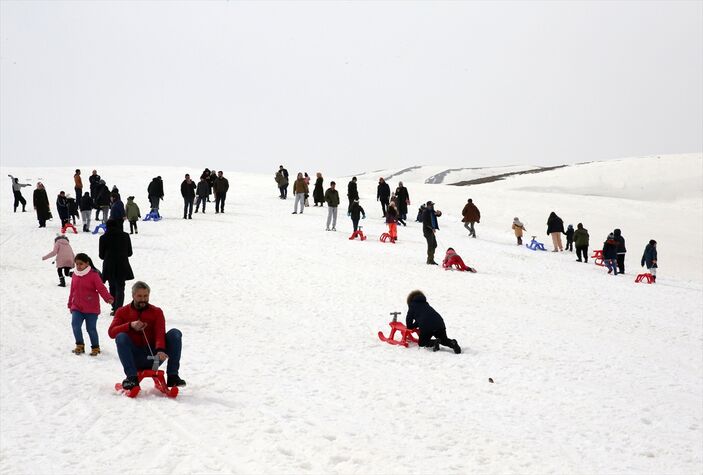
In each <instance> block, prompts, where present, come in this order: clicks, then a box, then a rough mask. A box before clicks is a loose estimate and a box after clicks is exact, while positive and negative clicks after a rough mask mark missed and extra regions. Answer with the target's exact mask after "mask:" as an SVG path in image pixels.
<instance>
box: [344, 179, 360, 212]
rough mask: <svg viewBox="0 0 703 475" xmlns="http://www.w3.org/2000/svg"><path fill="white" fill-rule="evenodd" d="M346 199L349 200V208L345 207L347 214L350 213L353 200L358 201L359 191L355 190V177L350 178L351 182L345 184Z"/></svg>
mask: <svg viewBox="0 0 703 475" xmlns="http://www.w3.org/2000/svg"><path fill="white" fill-rule="evenodd" d="M347 198H349V206H348V207H347V212H349V211H351V205H352V203H353V202H354V200H358V199H359V191H358V190H357V188H356V177H352V179H351V181H350V182H349V183H348V184H347Z"/></svg>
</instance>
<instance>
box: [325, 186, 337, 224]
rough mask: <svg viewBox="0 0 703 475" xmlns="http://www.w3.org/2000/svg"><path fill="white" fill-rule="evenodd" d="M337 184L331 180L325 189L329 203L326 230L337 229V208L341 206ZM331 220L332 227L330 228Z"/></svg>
mask: <svg viewBox="0 0 703 475" xmlns="http://www.w3.org/2000/svg"><path fill="white" fill-rule="evenodd" d="M336 186H337V184H336V183H335V182H333V181H331V182H330V187H329V188H327V191H325V202H326V203H327V227H326V228H325V230H326V231H336V230H337V208H338V207H339V192H338V191H337V189H336ZM330 222H331V223H332V228H331V229H330Z"/></svg>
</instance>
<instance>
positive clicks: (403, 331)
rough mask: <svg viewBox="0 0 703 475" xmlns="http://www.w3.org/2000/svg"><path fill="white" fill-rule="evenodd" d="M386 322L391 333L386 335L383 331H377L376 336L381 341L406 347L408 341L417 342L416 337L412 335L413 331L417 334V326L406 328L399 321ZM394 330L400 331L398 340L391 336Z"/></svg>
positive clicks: (393, 334)
mask: <svg viewBox="0 0 703 475" xmlns="http://www.w3.org/2000/svg"><path fill="white" fill-rule="evenodd" d="M388 324H389V325H390V326H391V334H390V335H389V336H388V337H386V336H385V335H384V334H383V332H378V337H379V338H380V339H381V341H385V342H386V343H390V344H391V345H402V346H404V347H406V348H407V347H408V343H417V338H415V337H414V336H413V333H414V334H415V335H418V331H417V328H408V327H406V326H405V325H403V324H402V323H400V322H390V323H388ZM396 332H400V337H401V338H400V340H396V339H395V338H393V337H394V336H395V333H396Z"/></svg>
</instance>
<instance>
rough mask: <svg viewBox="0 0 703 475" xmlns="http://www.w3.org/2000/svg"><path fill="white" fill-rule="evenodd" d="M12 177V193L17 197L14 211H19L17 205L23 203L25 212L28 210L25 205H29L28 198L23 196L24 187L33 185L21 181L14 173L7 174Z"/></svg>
mask: <svg viewBox="0 0 703 475" xmlns="http://www.w3.org/2000/svg"><path fill="white" fill-rule="evenodd" d="M7 176H9V177H10V180H11V181H12V194H13V195H14V197H15V203H14V205H13V206H14V211H13V212H14V213H16V212H17V206H19V205H20V203H21V204H22V212H23V213H25V212H27V210H26V209H25V206H27V200H25V199H24V196H22V188H23V187H25V186H32V185H30V184H29V183H26V184H25V183H20V179H19V178H15V177H13V176H12V175H7Z"/></svg>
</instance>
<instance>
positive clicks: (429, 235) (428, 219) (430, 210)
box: [422, 201, 442, 266]
mask: <svg viewBox="0 0 703 475" xmlns="http://www.w3.org/2000/svg"><path fill="white" fill-rule="evenodd" d="M438 216H442V212H441V211H435V209H434V203H433V202H432V201H428V202H427V205H426V206H425V211H424V212H423V214H422V235H423V236H425V240H426V241H427V264H428V265H433V266H436V265H438V264H437V263H436V262H435V260H434V253H435V249H437V238H436V237H435V233H436V232H437V231H438V230H439V223H438V222H437V217H438Z"/></svg>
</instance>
